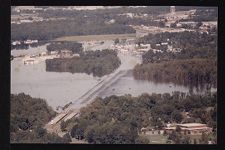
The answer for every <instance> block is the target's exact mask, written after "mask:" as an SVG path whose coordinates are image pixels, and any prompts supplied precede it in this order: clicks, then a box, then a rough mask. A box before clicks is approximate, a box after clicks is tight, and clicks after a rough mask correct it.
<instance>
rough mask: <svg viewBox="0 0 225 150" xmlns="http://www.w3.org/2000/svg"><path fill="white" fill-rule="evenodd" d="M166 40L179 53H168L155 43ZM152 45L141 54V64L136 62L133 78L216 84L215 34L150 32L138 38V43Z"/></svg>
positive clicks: (191, 83)
mask: <svg viewBox="0 0 225 150" xmlns="http://www.w3.org/2000/svg"><path fill="white" fill-rule="evenodd" d="M163 42H166V43H168V45H170V46H172V47H173V48H180V49H181V52H175V53H174V52H171V51H168V50H167V46H166V48H165V49H161V47H157V46H156V44H160V43H163ZM140 43H145V44H148V43H149V44H151V48H153V49H154V48H155V49H160V50H162V51H163V52H162V53H161V52H153V51H152V50H151V49H150V50H149V51H148V52H146V53H144V54H143V55H142V64H139V65H136V66H135V68H134V70H133V74H134V77H135V78H136V79H145V80H153V81H156V82H174V83H176V84H183V85H191V86H192V85H195V86H197V85H201V84H204V83H207V84H210V85H214V86H216V85H217V34H206V33H200V32H188V31H185V32H181V33H168V32H166V33H159V34H155V35H153V34H149V35H147V36H144V37H143V38H140V39H139V41H138V44H140Z"/></svg>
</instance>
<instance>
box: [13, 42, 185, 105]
mask: <svg viewBox="0 0 225 150" xmlns="http://www.w3.org/2000/svg"><path fill="white" fill-rule="evenodd" d="M43 51H46V45H44V46H39V47H37V48H31V49H29V50H13V51H12V52H11V54H12V55H14V56H18V55H21V54H28V53H29V54H35V53H38V52H43ZM119 57H120V59H121V61H122V65H121V66H120V68H119V69H120V70H124V69H127V70H130V69H132V68H133V66H134V65H135V64H136V63H140V59H137V58H136V57H134V56H131V55H127V54H119ZM45 67H46V66H45V61H41V62H39V63H37V64H33V65H24V64H23V61H22V58H15V59H13V60H12V61H11V93H13V94H17V93H20V92H24V93H25V94H29V95H30V96H32V97H37V98H43V99H46V101H47V103H48V104H49V105H50V106H52V108H53V109H56V107H57V106H64V105H65V104H66V103H69V102H70V101H74V100H76V99H78V98H79V97H81V96H82V95H83V94H84V93H85V92H87V91H88V90H90V89H91V88H92V87H94V86H95V85H96V84H98V83H99V82H100V80H98V78H97V77H93V76H92V75H87V74H85V73H74V74H72V73H68V72H46V70H45ZM103 78H104V77H103ZM173 91H181V92H189V88H187V87H184V86H176V85H174V84H172V83H160V84H156V83H154V82H149V81H140V80H135V79H134V78H133V76H132V72H131V71H128V73H127V74H126V75H124V76H123V77H121V78H120V79H119V80H117V81H116V82H115V83H113V84H112V85H111V86H109V87H108V88H106V89H105V90H104V91H102V92H101V93H100V96H103V97H105V96H110V95H124V94H131V95H133V96H138V95H140V94H142V93H149V94H151V93H172V92H173Z"/></svg>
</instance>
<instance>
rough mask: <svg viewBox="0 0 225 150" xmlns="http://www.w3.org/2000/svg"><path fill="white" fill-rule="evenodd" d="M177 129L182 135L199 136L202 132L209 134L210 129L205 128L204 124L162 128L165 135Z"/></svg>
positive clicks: (176, 125) (185, 124) (186, 124)
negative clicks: (178, 128)
mask: <svg viewBox="0 0 225 150" xmlns="http://www.w3.org/2000/svg"><path fill="white" fill-rule="evenodd" d="M177 127H180V129H181V133H182V134H184V135H188V134H189V135H201V134H202V133H203V132H207V133H210V132H212V128H210V127H207V125H206V124H202V123H184V124H174V125H171V126H169V127H166V128H164V131H165V132H166V133H172V132H173V131H175V130H176V128H177Z"/></svg>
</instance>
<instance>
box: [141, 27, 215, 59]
mask: <svg viewBox="0 0 225 150" xmlns="http://www.w3.org/2000/svg"><path fill="white" fill-rule="evenodd" d="M165 42H166V43H168V44H169V45H172V46H173V48H180V49H182V50H183V51H184V53H194V52H195V54H192V55H197V54H198V53H200V52H199V51H202V52H201V54H202V55H204V53H205V52H207V51H209V52H211V51H212V52H211V53H212V54H214V56H216V54H217V34H210V33H209V34H207V33H200V32H195V31H184V32H178V33H169V32H164V33H158V34H149V35H147V36H144V37H142V38H140V39H138V42H137V43H144V44H151V48H154V49H157V47H156V44H161V43H165ZM193 49H194V50H193ZM189 51H191V52H189ZM193 51H194V52H193ZM207 54H209V53H207Z"/></svg>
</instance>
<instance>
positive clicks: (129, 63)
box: [45, 53, 140, 135]
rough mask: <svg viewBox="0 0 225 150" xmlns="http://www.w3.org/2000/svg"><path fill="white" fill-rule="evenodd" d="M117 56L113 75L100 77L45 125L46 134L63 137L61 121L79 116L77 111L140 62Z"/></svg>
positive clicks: (124, 56) (120, 55)
mask: <svg viewBox="0 0 225 150" xmlns="http://www.w3.org/2000/svg"><path fill="white" fill-rule="evenodd" d="M118 56H119V57H120V60H121V65H120V67H119V68H118V69H116V70H115V71H114V72H113V73H111V74H109V75H106V76H104V77H102V79H101V81H100V82H99V83H98V84H97V85H95V86H93V87H92V88H91V89H89V90H88V91H87V92H86V93H84V94H83V95H82V96H81V97H80V98H78V99H76V100H74V101H73V102H72V104H71V105H69V106H68V107H67V108H66V109H64V111H62V112H60V113H59V114H58V115H57V116H56V117H55V118H53V119H52V120H51V121H50V122H49V123H48V124H46V125H45V129H47V131H48V132H50V133H52V132H54V133H57V134H58V135H63V134H62V132H61V130H60V124H61V122H62V121H66V120H69V119H71V118H72V117H74V116H76V117H77V116H79V109H80V108H81V107H84V106H86V105H87V104H89V103H91V102H92V101H93V100H94V99H95V98H96V97H97V96H99V94H100V93H101V92H103V91H104V90H105V89H106V88H107V87H109V86H110V85H112V84H113V83H115V82H116V81H118V80H119V79H120V78H121V77H123V76H124V75H126V74H127V72H128V70H130V69H132V68H133V67H134V66H135V65H136V64H137V63H139V62H140V58H138V57H135V56H132V55H130V54H126V55H124V54H121V53H119V54H118Z"/></svg>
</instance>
